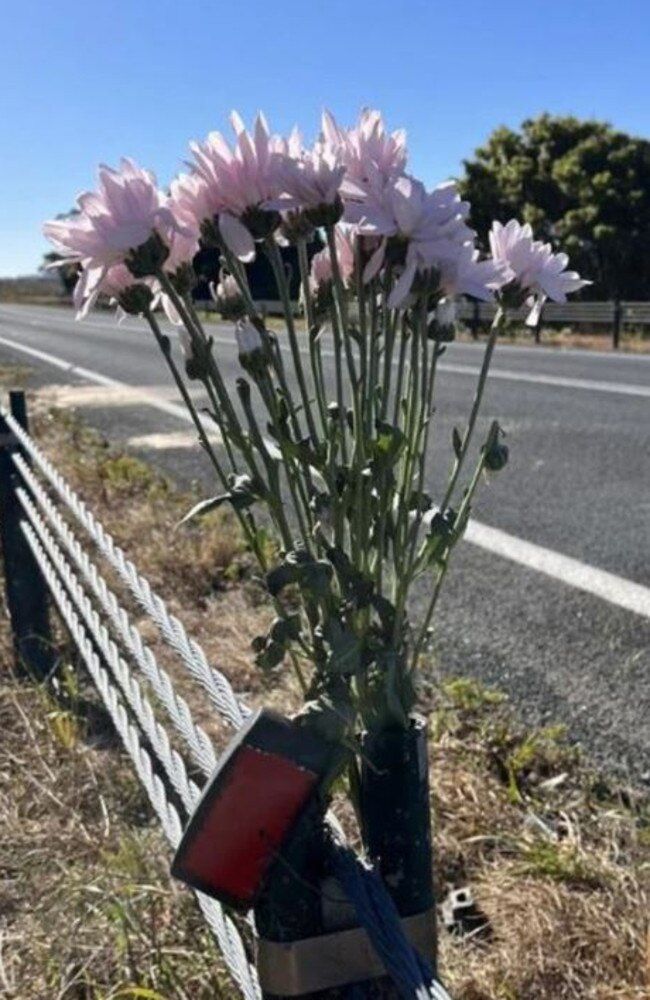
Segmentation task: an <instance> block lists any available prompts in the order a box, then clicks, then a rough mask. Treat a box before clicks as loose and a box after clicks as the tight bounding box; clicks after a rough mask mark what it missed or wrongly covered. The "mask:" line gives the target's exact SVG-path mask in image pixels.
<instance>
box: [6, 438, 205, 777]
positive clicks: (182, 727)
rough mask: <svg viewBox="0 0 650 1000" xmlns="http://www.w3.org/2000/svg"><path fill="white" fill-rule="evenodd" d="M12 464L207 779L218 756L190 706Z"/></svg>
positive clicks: (49, 507) (69, 534)
mask: <svg viewBox="0 0 650 1000" xmlns="http://www.w3.org/2000/svg"><path fill="white" fill-rule="evenodd" d="M15 464H16V467H17V468H18V470H19V472H20V474H21V476H22V478H23V481H24V482H25V483H26V484H27V485H28V486H29V489H30V490H31V492H32V495H33V497H34V499H35V500H36V502H37V503H38V504H39V507H40V509H41V510H42V511H43V513H44V514H45V516H46V517H47V519H48V521H49V523H50V526H51V527H52V529H53V531H54V532H55V534H56V536H57V539H59V540H60V541H61V542H62V543H63V545H64V546H65V548H66V550H67V552H68V553H69V555H70V556H71V558H72V559H73V560H74V562H75V564H76V566H77V568H78V569H79V571H80V573H81V574H82V576H83V578H84V580H85V582H86V583H87V585H88V586H89V587H90V589H91V591H92V593H93V594H94V595H95V597H96V598H97V601H98V603H99V604H100V606H101V607H102V610H103V611H104V613H105V615H106V616H107V618H108V619H109V620H110V622H111V623H112V625H113V627H114V628H115V630H116V633H117V634H118V635H119V637H120V639H121V641H122V642H123V644H124V646H125V648H126V649H127V650H128V652H129V654H130V655H131V656H132V657H133V659H134V661H135V662H136V663H137V665H138V667H139V668H140V670H141V671H142V673H143V674H144V676H145V677H146V678H147V680H148V681H149V683H150V684H151V686H152V688H153V690H154V691H155V692H156V695H157V696H158V698H159V699H160V702H161V704H162V705H163V707H164V708H165V710H166V712H167V714H168V715H169V717H170V719H171V720H172V722H173V724H174V726H175V728H176V730H177V731H178V733H179V734H180V736H181V737H182V739H183V740H184V741H185V743H186V744H187V746H188V747H189V749H190V751H191V754H192V757H193V759H194V760H195V762H196V763H197V764H198V766H199V767H200V768H201V770H202V771H203V773H204V774H205V775H210V774H211V773H212V771H213V770H214V768H215V767H216V763H217V756H216V753H215V750H214V747H213V744H212V741H211V739H210V737H209V736H208V734H207V733H206V732H205V730H204V729H202V728H201V727H200V726H198V725H197V724H196V722H195V721H194V719H193V718H192V712H191V710H190V707H189V705H188V704H187V702H186V701H185V699H184V698H183V697H182V695H179V694H178V693H177V692H176V689H175V688H174V685H173V683H172V680H171V678H170V676H169V674H168V673H167V672H166V671H165V670H164V669H163V668H162V667H161V666H160V665H159V664H158V662H157V660H156V657H155V656H154V653H153V652H152V650H151V649H150V648H149V646H147V644H146V643H145V642H144V641H143V639H142V636H141V634H140V632H139V630H138V629H137V628H136V626H135V625H133V624H132V623H131V621H130V619H129V615H128V612H127V611H126V610H125V609H124V608H123V607H122V606H121V605H120V604H119V603H118V600H117V598H116V596H115V594H114V593H113V592H112V591H111V590H110V589H109V587H108V586H107V585H106V582H105V580H104V579H103V577H102V576H101V575H100V573H99V571H98V569H97V566H96V565H95V564H94V563H93V562H92V561H91V559H90V558H89V557H88V555H87V554H86V552H85V551H84V549H83V548H82V546H81V545H80V543H79V541H78V539H77V537H76V535H75V534H74V532H73V531H71V530H70V528H69V527H68V525H67V524H66V522H65V521H64V520H63V518H62V517H61V515H60V514H59V512H58V510H57V509H56V507H55V506H54V504H53V503H52V501H51V500H50V498H49V497H48V496H47V494H46V493H45V490H44V489H43V487H42V486H41V485H40V483H39V482H38V480H37V479H36V477H35V476H34V474H33V473H32V472H31V470H30V468H29V466H28V465H27V463H26V462H25V460H24V459H23V458H21V457H20V456H17V457H16V463H15ZM17 494H18V497H19V499H20V502H21V504H22V506H23V509H24V510H25V513H26V514H27V516H28V517H29V519H30V520H31V521H35V519H36V512H35V509H34V507H33V505H32V503H31V502H30V500H29V498H28V497H27V494H26V493H25V491H24V490H23V489H22V488H19V489H18V490H17Z"/></svg>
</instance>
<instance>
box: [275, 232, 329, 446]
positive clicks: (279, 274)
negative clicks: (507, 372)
mask: <svg viewBox="0 0 650 1000" xmlns="http://www.w3.org/2000/svg"><path fill="white" fill-rule="evenodd" d="M266 252H267V256H268V258H269V261H270V263H271V267H272V268H273V274H274V276H275V283H276V285H277V286H278V292H279V293H280V299H281V301H282V308H283V309H284V319H285V322H286V324H287V333H288V334H289V346H290V347H291V356H292V358H293V365H294V368H295V372H296V378H297V380H298V388H299V390H300V398H301V399H302V406H303V410H304V412H305V419H306V421H307V428H308V430H309V434H310V436H311V439H312V441H313V442H314V444H315V445H317V444H318V440H319V438H318V432H317V430H316V423H315V421H314V415H313V413H312V408H311V401H310V399H309V393H308V391H307V382H306V380H305V373H304V370H303V367H302V358H301V356H300V347H299V346H298V337H297V334H296V324H295V320H294V316H293V307H292V305H291V296H290V293H289V286H288V285H287V279H286V275H285V273H284V266H283V263H282V255H281V254H280V248H279V247H278V245H277V243H276V242H275V239H274V238H273V237H272V236H270V237H269V238H268V239H267V241H266Z"/></svg>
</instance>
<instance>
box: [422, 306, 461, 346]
mask: <svg viewBox="0 0 650 1000" xmlns="http://www.w3.org/2000/svg"><path fill="white" fill-rule="evenodd" d="M427 333H428V336H429V338H430V339H431V340H437V341H440V342H442V343H446V344H448V343H451V341H452V340H455V339H456V303H455V301H454V299H451V298H444V299H441V300H440V302H438V303H437V305H436V308H435V310H434V314H433V319H432V320H431V322H430V323H429V327H428V331H427Z"/></svg>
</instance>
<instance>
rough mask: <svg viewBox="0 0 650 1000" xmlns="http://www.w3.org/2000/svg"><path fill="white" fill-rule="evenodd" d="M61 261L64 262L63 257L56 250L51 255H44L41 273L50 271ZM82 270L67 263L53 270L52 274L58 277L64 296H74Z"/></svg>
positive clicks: (75, 265) (76, 265)
mask: <svg viewBox="0 0 650 1000" xmlns="http://www.w3.org/2000/svg"><path fill="white" fill-rule="evenodd" d="M60 260H63V257H62V256H61V254H60V253H57V252H56V250H51V251H50V252H49V253H46V254H43V263H42V264H41V271H46V270H48V271H49V270H50V268H52V264H56V263H57V262H58V261H60ZM80 270H81V268H80V267H79V265H78V264H71V263H66V264H59V266H58V267H54V268H52V270H51V271H50V273H54V274H56V275H58V278H59V281H60V282H61V286H62V288H63V292H64V294H65V295H72V293H73V292H74V289H75V285H76V284H77V279H78V277H79V271H80Z"/></svg>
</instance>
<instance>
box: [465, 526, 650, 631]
mask: <svg viewBox="0 0 650 1000" xmlns="http://www.w3.org/2000/svg"><path fill="white" fill-rule="evenodd" d="M465 539H466V541H468V542H471V543H472V544H473V545H476V546H478V547H479V548H482V549H485V550H486V551H487V552H491V553H492V554H493V555H497V556H501V557H502V558H504V559H509V560H510V561H511V562H515V563H518V564H519V565H520V566H525V567H526V568H527V569H533V570H536V571H537V572H538V573H543V574H544V575H545V576H550V577H552V578H553V579H554V580H558V581H559V582H560V583H565V584H567V585H568V586H571V587H574V588H575V589H576V590H582V591H584V592H585V593H587V594H591V595H592V596H594V597H599V598H601V599H602V600H604V601H607V602H608V604H614V605H616V606H617V607H619V608H624V609H625V610H626V611H632V612H634V614H637V615H640V616H641V617H642V618H648V619H650V587H644V586H643V584H640V583H634V582H633V581H632V580H627V579H625V577H622V576H618V575H617V574H616V573H610V572H609V571H608V570H604V569H598V568H597V567H596V566H590V565H589V564H588V563H584V562H581V561H580V560H579V559H574V558H573V557H572V556H565V555H563V554H562V553H561V552H555V551H554V550H553V549H547V548H545V547H544V546H542V545H537V544H535V542H527V541H525V539H523V538H517V537H516V535H510V534H509V533H508V532H506V531H501V529H500V528H491V527H489V525H487V524H483V523H481V522H479V521H475V520H473V519H472V520H470V522H469V524H468V525H467V530H466V532H465Z"/></svg>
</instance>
